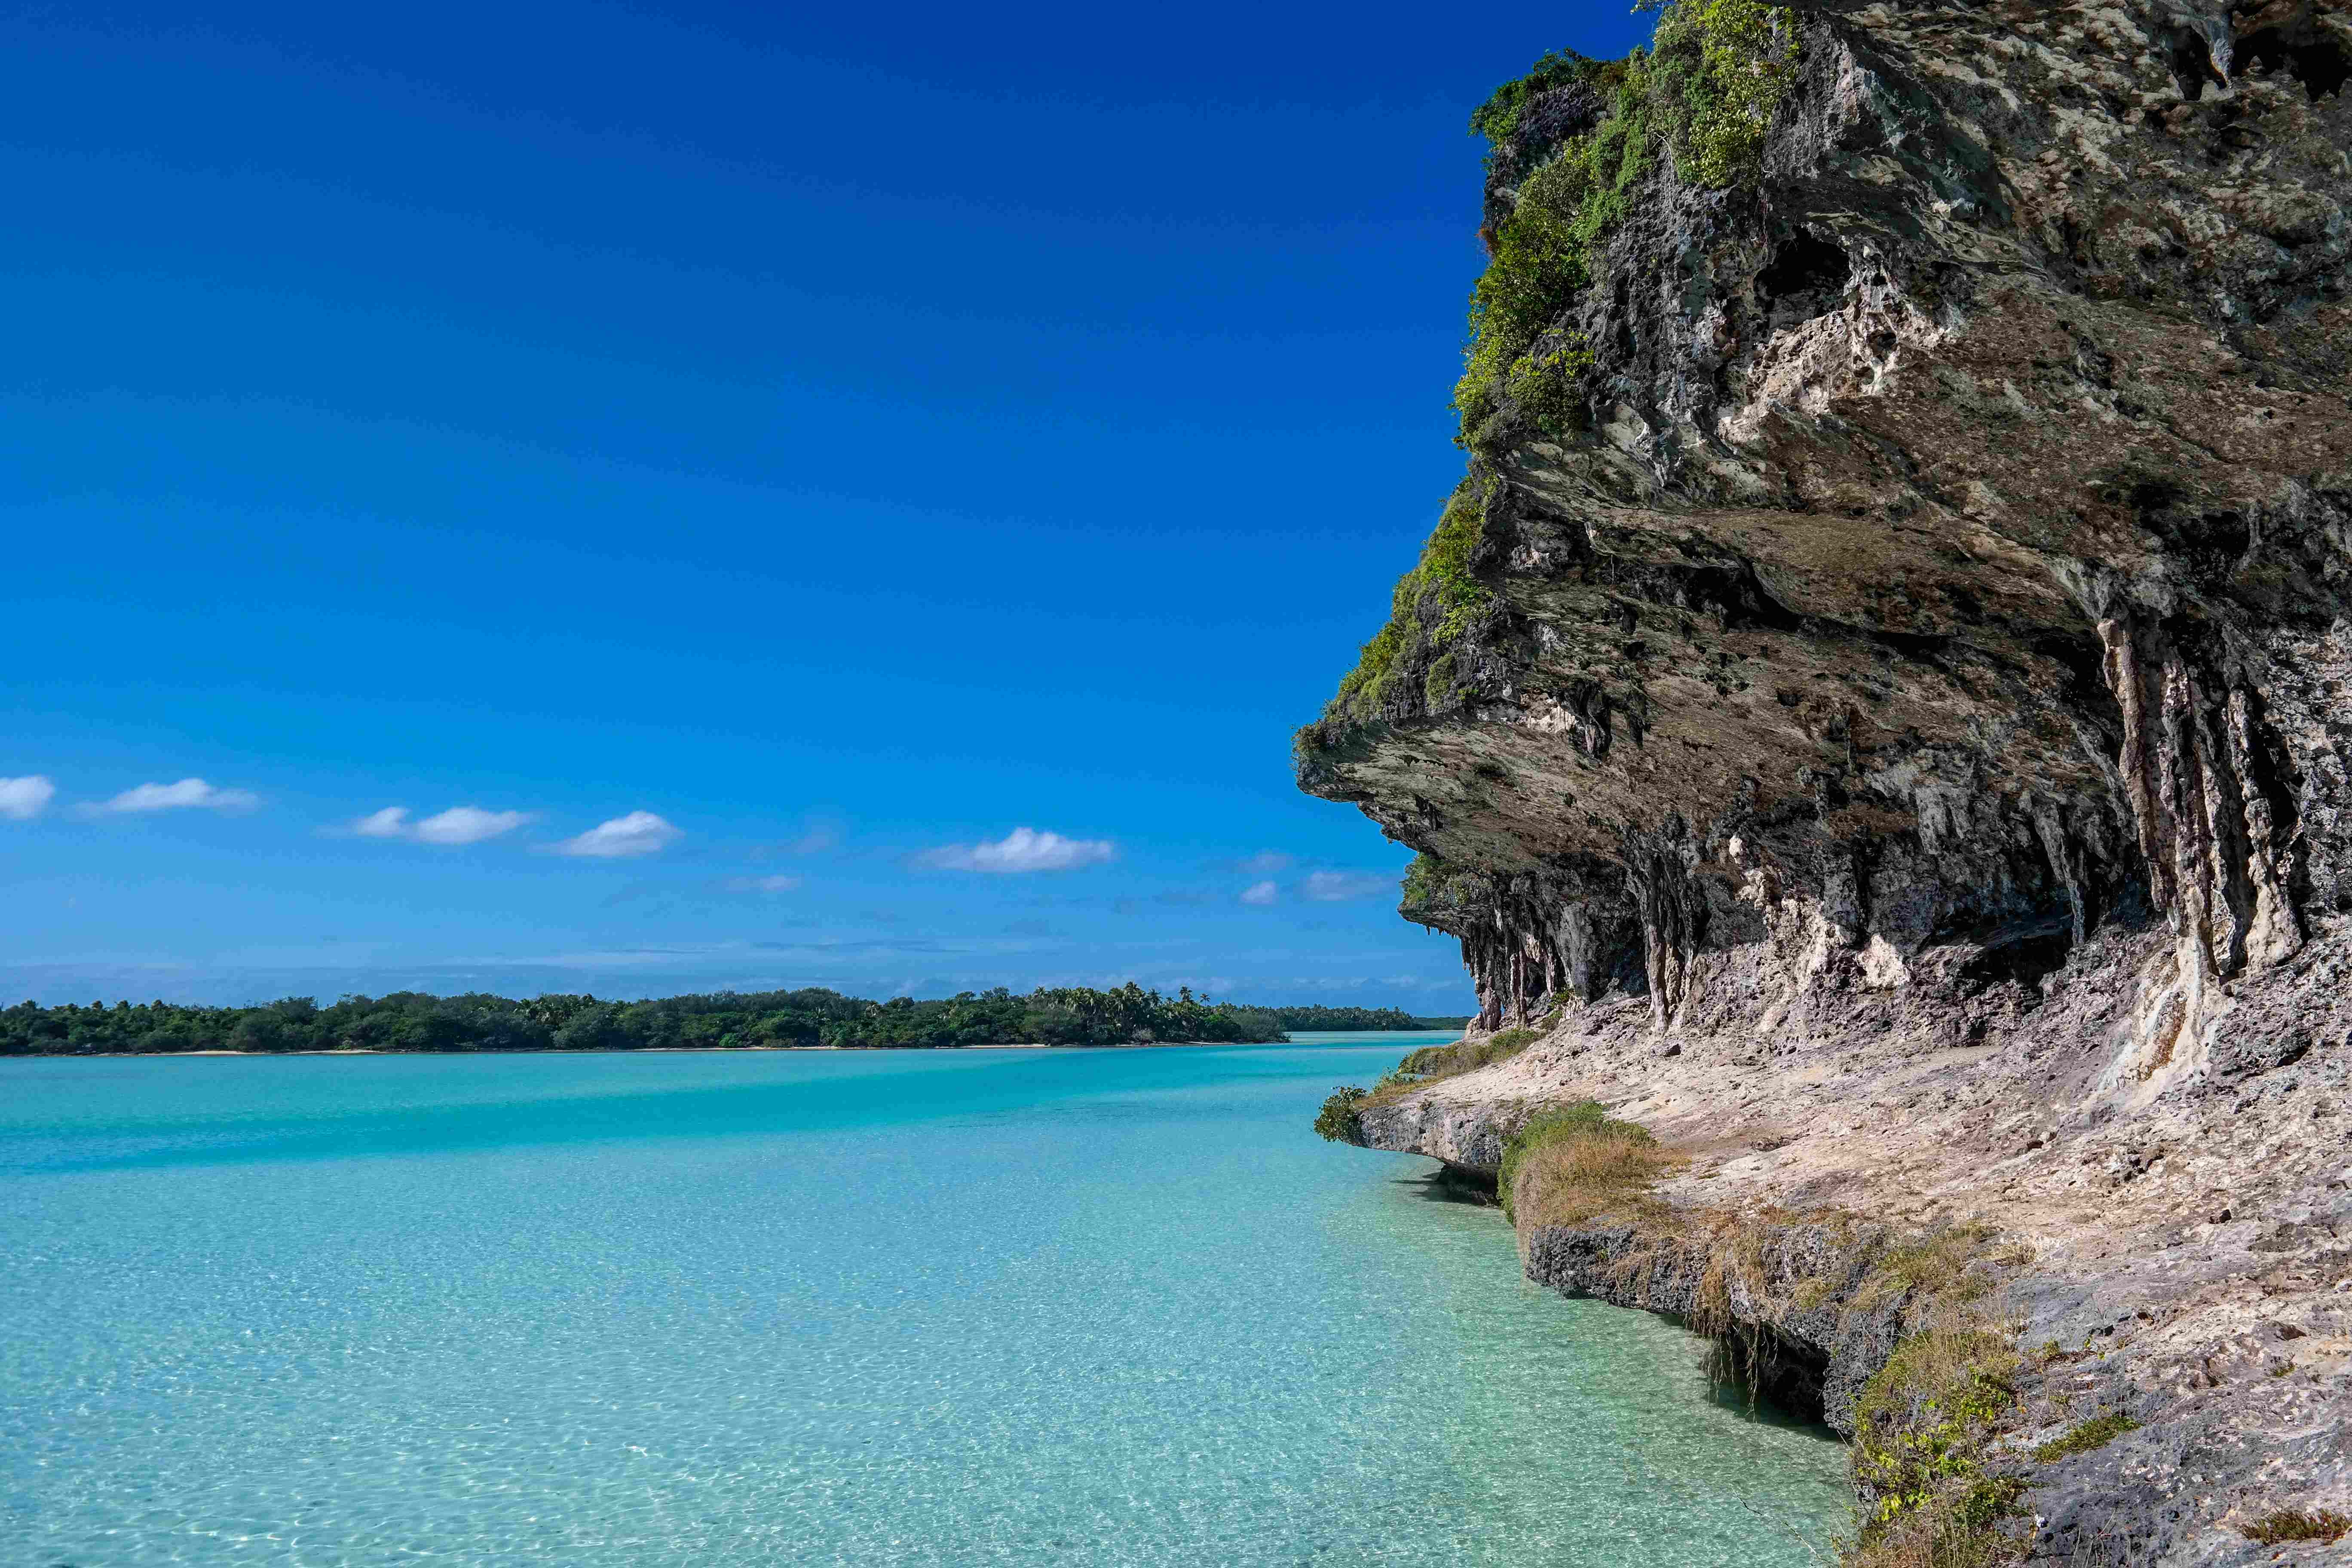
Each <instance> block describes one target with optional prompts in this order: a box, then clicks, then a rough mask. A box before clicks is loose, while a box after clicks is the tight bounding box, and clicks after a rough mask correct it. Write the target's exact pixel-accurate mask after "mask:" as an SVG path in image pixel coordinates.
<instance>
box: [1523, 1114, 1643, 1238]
mask: <svg viewBox="0 0 2352 1568" xmlns="http://www.w3.org/2000/svg"><path fill="white" fill-rule="evenodd" d="M1513 1163H1514V1166H1515V1169H1514V1170H1513V1172H1512V1177H1513V1179H1512V1182H1511V1185H1510V1189H1509V1202H1508V1205H1507V1206H1508V1207H1509V1209H1510V1211H1511V1218H1512V1220H1513V1221H1514V1223H1516V1224H1517V1226H1518V1227H1519V1232H1520V1234H1521V1235H1525V1234H1526V1233H1527V1232H1528V1231H1530V1230H1533V1229H1535V1228H1536V1227H1538V1226H1547V1225H1579V1224H1581V1223H1582V1222H1584V1221H1586V1220H1589V1219H1595V1218H1598V1217H1599V1216H1600V1215H1605V1214H1625V1215H1635V1214H1639V1215H1653V1214H1661V1213H1663V1212H1664V1208H1665V1205H1664V1203H1663V1202H1662V1201H1661V1200H1659V1199H1658V1198H1656V1197H1654V1196H1653V1195H1652V1194H1651V1193H1650V1188H1651V1186H1652V1185H1653V1184H1655V1183H1656V1182H1657V1180H1658V1179H1659V1178H1660V1177H1661V1176H1664V1175H1665V1174H1666V1173H1668V1172H1669V1171H1672V1170H1673V1169H1675V1167H1676V1166H1677V1165H1680V1164H1682V1163H1683V1159H1682V1156H1680V1155H1678V1154H1675V1153H1672V1152H1668V1151H1667V1150H1664V1149H1662V1148H1660V1147H1659V1146H1658V1144H1657V1142H1656V1141H1655V1140H1654V1139H1653V1138H1652V1137H1651V1136H1650V1135H1649V1134H1648V1133H1647V1132H1645V1131H1643V1130H1642V1129H1640V1128H1638V1127H1629V1126H1628V1125H1627V1124H1625V1123H1623V1122H1615V1123H1603V1124H1602V1125H1601V1127H1600V1128H1598V1129H1595V1130H1593V1131H1571V1132H1567V1133H1564V1134H1562V1135H1560V1136H1558V1137H1553V1138H1549V1139H1546V1140H1544V1141H1543V1142H1539V1143H1538V1144H1536V1145H1535V1146H1534V1147H1533V1148H1530V1149H1528V1150H1526V1151H1525V1152H1522V1153H1521V1154H1520V1155H1519V1157H1518V1159H1517V1160H1516V1161H1515V1162H1513Z"/></svg>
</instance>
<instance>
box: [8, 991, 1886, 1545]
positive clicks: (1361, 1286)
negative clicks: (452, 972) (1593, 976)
mask: <svg viewBox="0 0 2352 1568" xmlns="http://www.w3.org/2000/svg"><path fill="white" fill-rule="evenodd" d="M1355 1038H1356V1040H1357V1041H1358V1042H1360V1041H1361V1038H1362V1037H1355ZM1407 1043H1409V1042H1408V1041H1407V1040H1406V1038H1405V1037H1391V1038H1388V1039H1383V1040H1381V1041H1379V1042H1378V1043H1376V1044H1370V1045H1367V1044H1363V1043H1351V1044H1328V1043H1325V1044H1317V1043H1311V1042H1302V1043H1299V1044H1295V1045H1292V1046H1289V1047H1246V1048H1215V1047H1205V1048H1176V1049H1158V1050H1130V1051H1051V1052H1047V1051H961V1052H936V1053H934V1052H891V1053H877V1052H856V1053H818V1052H801V1053H789V1054H787V1053H777V1054H767V1053H761V1054H752V1055H731V1054H730V1055H671V1054H662V1055H620V1056H583V1057H555V1056H503V1057H483V1058H451V1057H379V1058H242V1059H240V1058H207V1059H184V1060H109V1061H70V1060H47V1061H23V1060H16V1061H5V1062H0V1405H5V1413H6V1419H7V1430H8V1436H9V1440H8V1442H7V1443H6V1444H5V1445H0V1562H5V1563H12V1564H13V1563H26V1564H33V1565H38V1568H51V1565H55V1564H60V1563H74V1564H79V1565H80V1568H98V1565H113V1564H136V1563H334V1564H341V1563H405V1562H411V1561H416V1562H429V1563H465V1564H474V1563H572V1564H596V1565H602V1564H615V1565H617V1564H629V1565H632V1568H635V1565H641V1564H642V1565H666V1564H678V1565H686V1564H693V1565H696V1568H709V1565H713V1564H726V1563H760V1564H782V1563H793V1564H800V1563H854V1564H861V1565H864V1564H882V1563H888V1564H902V1563H903V1564H929V1563H939V1564H959V1565H960V1564H991V1563H1006V1564H1034V1563H1055V1564H1063V1563H1067V1564H1184V1565H1193V1564H1200V1565H1221V1564H1272V1563H1285V1564H1289V1563H1332V1564H1342V1563H1346V1564H1354V1563H1394V1564H1414V1565H1430V1564H1453V1563H1477V1564H1535V1563H1544V1564H1553V1563H1595V1564H1600V1563H1609V1564H1632V1565H1640V1564H1668V1563H1672V1564H1685V1563H1720V1562H1738V1563H1743V1564H1748V1565H1751V1568H1764V1565H1768V1564H1777V1563H1792V1564H1793V1563H1807V1562H1810V1561H1811V1560H1812V1559H1811V1554H1810V1553H1809V1552H1807V1551H1806V1550H1805V1547H1804V1546H1803V1544H1801V1542H1803V1541H1805V1540H1811V1541H1812V1542H1821V1541H1822V1540H1823V1539H1825V1538H1826V1536H1827V1535H1828V1534H1829V1533H1830V1531H1832V1529H1833V1528H1834V1527H1835V1526H1836V1524H1838V1523H1839V1522H1841V1521H1843V1518H1844V1514H1845V1509H1846V1503H1845V1500H1844V1493H1843V1489H1842V1487H1841V1484H1840V1477H1841V1474H1842V1468H1843V1456H1842V1453H1841V1451H1840V1450H1839V1449H1838V1448H1837V1447H1836V1446H1835V1445H1833V1444H1832V1443H1830V1442H1828V1441H1825V1440H1824V1439H1822V1437H1821V1436H1819V1435H1817V1434H1815V1433H1811V1432H1808V1431H1803V1430H1799V1429H1795V1428H1791V1427H1789V1426H1779V1425H1773V1424H1770V1423H1769V1422H1762V1421H1758V1420H1754V1419H1750V1418H1748V1416H1747V1415H1744V1414H1743V1413H1741V1412H1740V1411H1738V1409H1736V1408H1733V1407H1730V1406H1727V1405H1722V1404H1717V1403H1715V1402H1713V1401H1712V1400H1710V1398H1709V1396H1708V1393H1707V1390H1706V1384H1705V1380H1704V1378H1703V1376H1702V1375H1701V1373H1700V1370H1699V1358H1698V1353H1697V1347H1696V1342H1695V1341H1693V1340H1692V1339H1691V1338H1689V1337H1688V1336H1687V1335H1685V1334H1683V1333H1681V1332H1680V1331H1676V1330H1675V1329H1673V1328H1671V1327H1668V1326H1667V1325H1665V1324H1664V1323H1661V1322H1659V1321H1655V1320H1654V1319H1651V1318H1648V1317H1644V1316H1642V1315H1640V1314H1637V1313H1633V1312H1626V1311H1621V1310H1616V1309H1612V1308H1609V1307H1604V1306H1601V1305H1599V1304H1596V1303H1591V1302H1573V1301H1566V1300H1560V1299H1559V1298H1558V1297H1556V1296H1553V1295H1551V1294H1549V1293H1548V1292H1545V1291H1541V1290H1538V1289H1535V1288H1533V1287H1531V1286H1529V1285H1528V1284H1527V1283H1525V1281H1524V1280H1522V1279H1520V1277H1519V1272H1518V1268H1517V1262H1516V1259H1515V1258H1514V1255H1513V1251H1512V1246H1511V1239H1510V1235H1509V1232H1508V1230H1507V1228H1506V1227H1505V1226H1504V1225H1503V1223H1502V1221H1501V1219H1500V1218H1499V1216H1498V1215H1496V1213H1495V1211H1493V1210H1491V1209H1481V1208H1472V1207H1466V1206H1464V1205H1458V1204H1450V1203H1446V1202H1443V1201H1439V1200H1437V1199H1436V1198H1434V1197H1433V1195H1432V1194H1431V1193H1430V1190H1429V1188H1428V1187H1427V1186H1426V1185H1425V1184H1424V1183H1423V1180H1422V1179H1421V1178H1422V1177H1423V1174H1424V1173H1426V1172H1427V1171H1428V1170H1430V1169H1431V1168H1432V1165H1431V1163H1430V1162H1428V1161H1424V1160H1420V1159H1415V1158H1408V1157H1402V1156H1395V1155H1376V1154H1370V1153H1366V1152H1361V1151H1359V1150H1352V1149H1344V1148H1338V1147H1333V1146H1330V1145H1327V1144H1324V1143H1322V1142H1318V1140H1317V1139H1315V1138H1314V1137H1313V1136H1312V1135H1311V1133H1310V1132H1309V1131H1308V1130H1307V1123H1308V1121H1309V1120H1310V1118H1311V1116H1312V1114H1313V1112H1314V1110H1315V1107H1316V1105H1317V1104H1318V1102H1319V1100H1321V1098H1322V1097H1323V1095H1324V1094H1325V1093H1326V1092H1328V1089H1329V1088H1330V1087H1331V1086H1332V1085H1333V1084H1335V1083H1339V1082H1347V1081H1353V1082H1359V1083H1364V1082H1370V1080H1371V1079H1372V1078H1373V1077H1375V1076H1376V1075H1377V1074H1378V1073H1379V1072H1380V1071H1381V1069H1382V1068H1386V1067H1388V1066H1391V1065H1392V1064H1393V1063H1394V1061H1395V1059H1396V1058H1397V1056H1398V1055H1399V1053H1400V1051H1401V1049H1402V1047H1404V1045H1406V1044H1407Z"/></svg>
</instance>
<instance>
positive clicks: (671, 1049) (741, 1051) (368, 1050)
mask: <svg viewBox="0 0 2352 1568" xmlns="http://www.w3.org/2000/svg"><path fill="white" fill-rule="evenodd" d="M1307 1032H1314V1033H1324V1034H1344V1033H1348V1032H1349V1031H1346V1030H1337V1029H1332V1030H1321V1031H1302V1033H1307ZM1362 1032H1363V1033H1364V1035H1365V1036H1366V1037H1367V1043H1370V1037H1373V1036H1377V1035H1381V1034H1384V1033H1391V1032H1393V1031H1384V1030H1365V1031H1362ZM1429 1032H1430V1033H1432V1034H1436V1033H1439V1032H1440V1031H1438V1030H1434V1029H1433V1030H1431V1031H1429ZM1295 1043H1296V1042H1294V1041H1290V1040H1122V1041H1119V1042H1117V1043H1115V1044H1105V1045H1087V1046H1057V1045H1055V1044H1054V1043H1053V1042H1051V1041H1050V1040H994V1041H991V1042H989V1043H988V1044H986V1045H974V1046H644V1047H637V1048H635V1049H632V1050H597V1051H559V1050H513V1049H504V1048H486V1049H482V1050H471V1051H389V1050H381V1049H378V1048H377V1047H373V1046H347V1047H339V1048H337V1049H335V1050H328V1051H232V1050H201V1051H19V1052H15V1053H11V1054H7V1055H0V1062H11V1061H23V1062H33V1061H173V1060H179V1059H182V1058H188V1057H247V1058H266V1057H660V1056H756V1055H761V1054H763V1053H776V1052H785V1051H1157V1050H1174V1049H1178V1048H1197V1047H1209V1046H1214V1047H1222V1048H1223V1049H1226V1050H1244V1049H1247V1048H1249V1047H1255V1046H1288V1045H1292V1044H1295Z"/></svg>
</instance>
